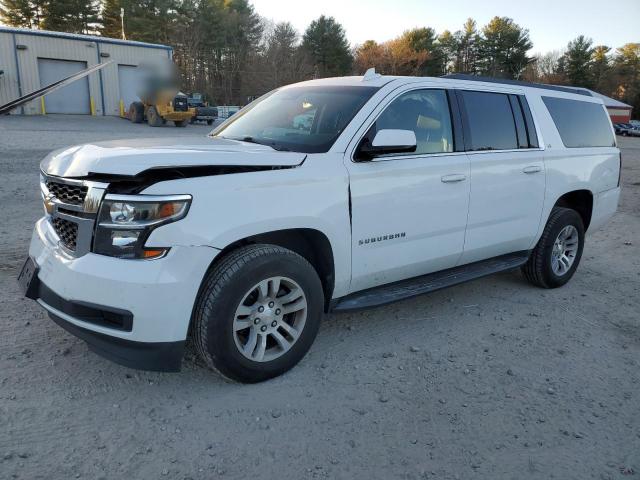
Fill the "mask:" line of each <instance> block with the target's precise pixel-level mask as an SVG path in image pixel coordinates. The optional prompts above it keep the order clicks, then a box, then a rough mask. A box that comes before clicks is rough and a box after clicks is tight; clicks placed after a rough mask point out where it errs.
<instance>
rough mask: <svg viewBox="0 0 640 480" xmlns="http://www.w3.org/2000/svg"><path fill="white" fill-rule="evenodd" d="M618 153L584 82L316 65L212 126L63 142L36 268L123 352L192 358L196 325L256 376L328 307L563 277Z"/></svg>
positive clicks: (166, 363)
mask: <svg viewBox="0 0 640 480" xmlns="http://www.w3.org/2000/svg"><path fill="white" fill-rule="evenodd" d="M311 112H314V114H313V115H312V116H311V115H310V113H311ZM300 115H303V116H304V117H305V118H307V117H308V118H310V120H304V121H302V120H301V117H300ZM311 117H312V118H311ZM296 119H297V120H296ZM302 123H304V128H302V129H301V128H300V124H302ZM307 127H308V128H307ZM596 152H597V154H595V153H596ZM620 171H621V157H620V151H619V150H618V148H617V147H616V143H615V136H614V132H613V129H612V126H611V122H610V120H609V117H608V116H607V112H606V110H605V108H604V106H603V104H602V102H601V101H600V100H599V99H596V98H594V97H590V96H585V95H580V94H576V93H574V91H573V90H571V89H567V88H562V87H548V88H544V87H541V86H540V85H535V84H505V83H499V82H492V81H472V80H457V79H447V78H409V77H390V76H380V75H377V74H375V73H374V72H368V73H367V74H366V75H365V76H364V77H346V78H337V79H324V80H312V81H309V82H304V83H300V84H296V85H291V86H287V87H283V88H279V89H277V90H275V91H273V92H272V93H271V94H269V95H266V96H264V97H263V98H262V99H260V100H259V101H257V102H254V103H252V104H251V105H250V106H248V107H247V108H246V109H243V111H242V112H241V113H240V114H238V115H236V116H235V117H234V118H232V119H231V120H229V121H227V122H225V123H224V124H222V125H221V126H219V127H217V128H216V129H214V131H213V132H212V133H211V134H210V135H209V136H207V137H204V138H187V137H182V138H178V139H168V138H156V139H149V140H140V139H134V140H123V141H109V142H100V143H95V144H88V145H81V146H75V147H71V148H63V149H61V150H57V151H55V152H52V153H51V154H49V155H47V156H46V157H45V158H44V160H43V161H42V163H41V183H40V187H41V189H42V196H43V200H44V206H45V211H46V213H45V214H44V216H43V217H42V218H41V219H40V220H38V222H37V223H36V225H35V229H34V232H33V237H32V240H31V245H30V248H29V257H28V259H27V261H26V262H25V265H24V267H23V269H22V271H21V273H20V276H19V282H20V284H21V285H22V288H23V290H24V292H25V294H26V296H27V297H29V298H32V299H36V300H37V301H38V303H39V304H40V305H41V306H42V307H43V308H44V309H46V310H47V311H48V312H49V315H50V317H51V318H52V319H53V321H54V322H56V323H57V324H59V325H60V326H62V327H63V328H66V329H67V330H69V331H70V332H71V333H73V334H74V335H77V336H78V337H80V338H82V339H84V340H85V341H86V342H87V343H88V344H89V345H90V347H91V348H92V349H93V350H95V352H96V353H98V354H100V355H103V356H106V357H108V358H110V359H112V360H114V361H115V362H118V363H121V364H124V365H128V366H131V367H135V368H142V369H149V370H165V371H175V370H178V369H179V368H180V364H181V359H182V356H183V351H184V346H185V341H186V339H187V336H188V335H191V336H192V338H193V341H194V344H195V347H196V349H197V351H198V352H199V355H200V356H201V357H202V358H203V360H204V361H205V362H206V364H207V365H209V366H210V367H211V368H212V369H215V370H217V371H219V372H221V373H222V374H223V375H225V376H227V377H229V378H232V379H235V380H238V381H241V382H256V381H261V380H265V379H268V378H271V377H274V376H276V375H279V374H282V373H283V372H285V371H287V370H289V369H290V368H292V367H293V366H294V365H295V364H296V363H297V362H299V361H300V360H301V359H302V357H303V356H304V355H305V354H306V352H307V351H308V350H309V348H310V346H311V344H312V343H313V341H314V338H315V337H316V334H317V332H318V328H319V326H320V321H321V319H322V317H323V313H324V312H327V311H333V312H345V311H354V310H359V309H363V308H368V307H375V306H379V305H385V304H388V303H391V302H395V301H398V300H402V299H405V298H408V297H411V296H414V295H418V294H422V293H426V292H431V291H434V290H438V289H440V288H444V287H447V286H450V285H454V284H457V283H460V282H464V281H467V280H472V279H476V278H478V277H482V276H484V275H488V274H492V273H495V272H500V271H505V270H511V269H516V268H520V269H521V270H522V272H523V274H524V277H525V278H526V279H527V280H528V281H529V282H531V283H532V284H534V285H536V286H538V287H542V288H556V287H561V286H562V285H564V284H565V283H567V282H568V281H569V279H571V277H572V276H573V275H574V273H575V272H576V269H577V267H578V264H579V263H580V259H581V257H582V252H583V246H584V241H585V233H586V232H591V231H593V230H595V229H597V228H599V227H601V226H602V225H603V224H604V223H605V222H606V221H607V219H609V218H610V217H611V216H612V215H613V214H614V212H615V211H616V208H617V205H618V199H619V196H620ZM461 301H462V300H461ZM389 321H393V319H391V318H390V320H389ZM451 321H455V319H451ZM425 328H428V326H425ZM381 341H382V340H381ZM354 348H359V346H358V345H356V346H354Z"/></svg>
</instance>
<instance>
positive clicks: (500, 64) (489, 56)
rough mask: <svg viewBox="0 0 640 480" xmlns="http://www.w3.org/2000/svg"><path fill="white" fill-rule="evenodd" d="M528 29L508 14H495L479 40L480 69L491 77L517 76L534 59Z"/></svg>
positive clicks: (518, 76)
mask: <svg viewBox="0 0 640 480" xmlns="http://www.w3.org/2000/svg"><path fill="white" fill-rule="evenodd" d="M532 47H533V44H532V43H531V40H530V39H529V31H528V30H527V29H524V28H522V27H520V26H519V25H518V24H516V23H515V22H514V21H513V20H512V19H510V18H507V17H494V18H493V19H492V20H491V21H490V22H489V23H488V24H487V25H486V26H485V27H484V28H483V29H482V38H481V40H480V44H479V50H478V55H479V57H480V58H479V63H480V73H482V74H483V75H489V76H492V77H501V78H516V79H517V78H520V75H521V74H522V72H523V71H524V69H525V67H526V66H527V65H528V64H529V63H531V61H532V60H533V59H532V58H531V57H528V56H527V52H528V51H529V50H531V48H532Z"/></svg>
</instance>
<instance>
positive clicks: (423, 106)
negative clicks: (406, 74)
mask: <svg viewBox="0 0 640 480" xmlns="http://www.w3.org/2000/svg"><path fill="white" fill-rule="evenodd" d="M385 129H401V130H413V132H414V133H415V134H416V151H415V153H413V155H416V154H425V153H444V152H453V134H452V129H451V114H450V113H449V103H448V101H447V94H446V92H445V91H444V90H415V91H412V92H407V93H404V94H402V95H400V96H399V97H398V98H396V99H395V100H394V101H393V102H391V103H390V104H389V106H388V107H387V108H386V109H385V111H384V112H382V115H380V116H379V117H378V119H377V120H376V123H375V124H374V127H373V128H372V130H371V131H370V132H369V133H368V134H367V137H369V139H370V140H372V139H373V137H374V136H375V132H377V131H379V130H385ZM403 155H406V154H403Z"/></svg>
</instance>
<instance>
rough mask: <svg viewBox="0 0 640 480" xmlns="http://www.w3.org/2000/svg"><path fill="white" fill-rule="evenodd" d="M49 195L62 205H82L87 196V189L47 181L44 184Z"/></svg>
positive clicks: (80, 186)
mask: <svg viewBox="0 0 640 480" xmlns="http://www.w3.org/2000/svg"><path fill="white" fill-rule="evenodd" d="M45 185H46V186H47V189H48V190H49V193H51V194H52V195H53V196H54V197H55V198H57V199H58V200H60V201H61V202H62V203H68V204H71V205H82V204H83V202H84V198H85V197H86V196H87V190H88V188H87V187H86V186H84V185H70V184H67V183H60V182H54V181H51V180H48V181H47V182H45Z"/></svg>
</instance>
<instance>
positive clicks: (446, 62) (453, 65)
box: [438, 30, 460, 74]
mask: <svg viewBox="0 0 640 480" xmlns="http://www.w3.org/2000/svg"><path fill="white" fill-rule="evenodd" d="M438 45H439V46H440V62H441V64H442V70H443V71H442V73H444V74H446V73H451V72H457V71H458V69H457V66H458V56H459V50H460V49H459V43H458V39H457V38H456V36H455V35H454V34H453V33H451V32H450V31H449V30H445V31H444V32H442V33H441V34H440V36H439V37H438Z"/></svg>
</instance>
